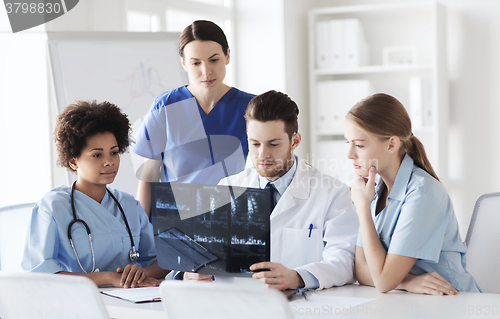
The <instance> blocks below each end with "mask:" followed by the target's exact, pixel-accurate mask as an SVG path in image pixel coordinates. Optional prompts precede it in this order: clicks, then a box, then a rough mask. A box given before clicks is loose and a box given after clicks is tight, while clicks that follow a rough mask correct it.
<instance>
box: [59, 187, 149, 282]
mask: <svg viewBox="0 0 500 319" xmlns="http://www.w3.org/2000/svg"><path fill="white" fill-rule="evenodd" d="M75 184H76V182H74V183H73V186H72V187H71V210H72V213H73V220H72V221H71V223H69V226H68V238H69V241H70V243H71V247H73V251H74V252H75V256H76V260H77V261H78V264H79V265H80V268H81V269H82V270H83V272H84V273H87V271H85V269H84V268H83V266H82V264H81V263H80V258H79V257H78V254H77V253H76V249H75V245H74V244H73V238H72V236H71V227H72V226H73V225H74V224H76V223H81V224H82V225H83V226H85V230H86V231H87V235H88V236H89V242H90V250H91V252H92V272H99V269H96V268H95V256H94V245H93V244H92V235H91V234H90V228H89V226H88V225H87V223H86V222H85V221H84V220H82V219H78V218H76V210H75V198H74V196H73V194H74V192H75ZM106 190H107V191H108V194H109V195H110V196H111V198H112V199H113V200H114V201H115V203H116V205H117V206H118V208H119V209H120V212H121V213H122V216H123V220H124V222H125V226H127V231H128V235H129V237H130V243H131V245H132V248H131V249H130V251H129V259H130V261H131V262H133V263H135V262H136V261H137V260H138V259H139V252H138V251H137V250H135V245H134V238H133V237H132V232H131V231H130V226H129V224H128V221H127V217H126V216H125V212H124V211H123V208H122V206H121V205H120V203H119V202H118V200H117V199H116V197H115V196H114V195H113V193H111V191H110V190H109V189H106Z"/></svg>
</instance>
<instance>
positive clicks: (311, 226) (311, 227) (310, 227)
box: [309, 224, 313, 237]
mask: <svg viewBox="0 0 500 319" xmlns="http://www.w3.org/2000/svg"><path fill="white" fill-rule="evenodd" d="M312 230H313V224H311V225H309V237H311V232H312Z"/></svg>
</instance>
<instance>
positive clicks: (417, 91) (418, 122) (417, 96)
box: [408, 76, 424, 129]
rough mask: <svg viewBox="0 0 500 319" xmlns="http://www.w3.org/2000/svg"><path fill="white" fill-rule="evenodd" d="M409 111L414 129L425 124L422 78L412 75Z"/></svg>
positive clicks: (410, 79)
mask: <svg viewBox="0 0 500 319" xmlns="http://www.w3.org/2000/svg"><path fill="white" fill-rule="evenodd" d="M408 97H409V109H410V110H409V113H410V118H411V124H412V127H413V128H414V129H419V128H422V126H424V108H423V101H422V100H423V95H422V78H421V77H419V76H411V77H410V78H409V92H408Z"/></svg>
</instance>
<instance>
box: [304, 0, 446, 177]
mask: <svg viewBox="0 0 500 319" xmlns="http://www.w3.org/2000/svg"><path fill="white" fill-rule="evenodd" d="M353 21H354V22H355V23H353ZM342 23H343V24H342ZM353 24H354V25H356V27H354V28H352V25H353ZM339 25H343V27H340V28H341V29H340V31H339ZM348 25H351V27H348ZM445 31H446V30H445V8H444V6H442V5H440V4H437V3H435V2H418V3H398V4H368V5H355V6H336V7H325V8H316V9H313V10H311V11H310V13H309V96H310V121H311V125H310V127H311V135H310V136H311V144H310V145H311V152H310V158H309V160H310V161H311V163H312V164H313V165H315V166H317V167H318V168H319V169H320V170H322V171H323V172H325V173H327V174H330V175H333V176H335V177H338V178H340V179H341V180H342V181H344V182H345V183H347V184H350V183H351V182H352V179H353V175H352V174H353V171H352V165H351V163H350V161H349V160H348V159H347V158H346V153H347V145H346V143H345V139H344V137H343V123H344V121H345V115H346V114H347V111H348V110H349V109H350V108H351V107H352V106H353V105H354V104H355V103H357V102H358V101H360V100H361V99H363V98H364V97H366V96H368V95H371V94H373V93H379V92H382V93H387V94H390V95H392V96H394V97H396V98H397V99H398V100H399V101H400V102H401V103H402V104H403V105H404V106H405V107H406V108H407V111H408V114H409V115H410V117H411V119H412V127H413V133H414V135H415V136H417V137H418V138H419V139H420V140H421V141H422V143H423V144H424V146H425V149H426V152H427V155H428V157H429V159H430V161H431V164H432V165H433V167H434V169H435V170H436V172H437V174H438V176H439V177H440V179H441V180H442V181H443V182H444V181H446V180H447V171H446V169H447V161H448V159H447V148H448V145H447V132H448V79H447V72H446V60H445V59H446V38H445ZM353 38H354V39H353ZM352 55H354V57H355V63H354V64H353V63H346V62H344V63H342V61H341V62H340V63H339V61H338V59H339V56H340V58H341V59H342V58H343V59H344V60H349V59H352ZM357 56H359V58H356V57H357ZM361 57H363V58H361Z"/></svg>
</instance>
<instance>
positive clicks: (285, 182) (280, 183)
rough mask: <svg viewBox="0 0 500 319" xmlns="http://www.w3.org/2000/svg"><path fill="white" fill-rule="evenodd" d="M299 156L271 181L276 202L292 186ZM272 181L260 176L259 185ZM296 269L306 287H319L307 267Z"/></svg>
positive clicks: (263, 185)
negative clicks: (287, 168)
mask: <svg viewBox="0 0 500 319" xmlns="http://www.w3.org/2000/svg"><path fill="white" fill-rule="evenodd" d="M297 160H298V158H297V156H295V155H294V162H293V165H292V167H291V168H290V169H289V170H288V172H286V173H285V174H284V175H283V176H281V177H280V178H278V179H277V180H275V181H274V182H271V184H273V185H274V187H275V188H276V192H274V200H275V202H276V203H278V201H279V200H280V198H281V196H283V194H284V193H285V191H286V189H287V188H288V186H290V183H291V182H292V180H293V177H294V176H295V171H296V170H297ZM269 182H270V181H269V180H268V179H267V178H265V177H261V176H259V186H260V188H262V189H264V188H265V187H266V185H267V183H269ZM295 271H296V272H297V273H298V274H299V276H300V277H301V278H302V280H303V281H304V289H316V288H318V287H319V281H318V279H317V278H316V277H314V276H313V275H312V274H311V273H310V272H308V271H307V270H305V269H295Z"/></svg>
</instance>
